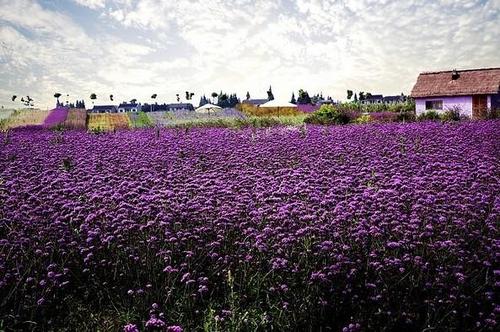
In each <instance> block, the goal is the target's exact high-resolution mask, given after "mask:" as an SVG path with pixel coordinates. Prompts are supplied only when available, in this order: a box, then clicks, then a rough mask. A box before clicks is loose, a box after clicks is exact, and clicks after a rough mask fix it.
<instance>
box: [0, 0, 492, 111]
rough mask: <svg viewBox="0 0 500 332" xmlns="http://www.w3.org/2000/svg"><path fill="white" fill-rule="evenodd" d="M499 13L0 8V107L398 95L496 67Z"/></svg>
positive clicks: (443, 7)
mask: <svg viewBox="0 0 500 332" xmlns="http://www.w3.org/2000/svg"><path fill="white" fill-rule="evenodd" d="M499 13H500V0H489V1H484V0H476V1H475V0H438V1H416V0H414V1H404V0H399V1H398V0H396V1H391V0H340V1H335V0H325V1H320V0H272V1H270V0H175V1H173V0H14V1H13V0H0V105H3V106H4V107H20V106H21V105H20V104H19V103H18V102H16V103H12V102H11V96H12V95H14V94H15V95H17V96H19V97H21V96H26V95H30V96H31V97H32V98H33V99H34V101H35V106H37V107H40V108H44V109H45V108H52V107H53V106H54V103H55V99H54V97H53V95H54V93H56V92H59V93H61V94H63V96H64V97H63V99H69V100H70V101H74V100H75V99H85V101H86V104H87V107H89V105H91V102H90V98H89V96H90V94H91V93H95V94H96V95H97V100H96V104H109V103H110V100H109V95H110V94H113V95H114V96H115V102H119V101H123V100H130V99H133V98H135V99H138V100H139V101H142V102H150V101H151V99H150V96H151V95H152V94H153V93H156V94H157V95H158V97H157V101H158V102H160V103H161V102H174V101H175V99H176V96H175V95H176V93H180V94H181V96H183V95H184V94H185V93H184V91H191V92H194V93H195V96H194V98H193V102H194V104H195V105H197V104H198V101H199V98H200V96H201V95H203V94H205V95H207V96H209V95H210V94H211V93H212V92H214V91H215V92H219V91H221V90H222V91H224V92H227V93H233V92H234V93H237V94H238V96H239V97H240V98H241V99H244V98H245V95H246V92H247V91H249V92H250V95H251V97H252V98H266V97H267V94H266V90H267V89H268V88H269V86H270V85H271V86H272V89H273V92H274V95H275V97H276V98H277V99H283V100H289V99H290V97H291V94H292V92H294V91H295V94H297V91H298V89H304V90H307V91H308V92H309V93H310V94H315V93H320V92H322V93H323V95H324V96H332V97H333V98H334V99H336V100H345V99H346V90H347V89H351V90H354V91H364V92H371V93H372V94H378V93H380V94H384V95H394V94H400V93H405V94H408V93H410V91H411V88H412V86H413V84H414V83H415V80H416V78H417V76H418V74H419V73H420V72H423V71H433V70H450V69H454V68H457V69H465V68H481V67H500V27H499V26H500V24H499V23H500V17H499ZM67 95H69V97H67Z"/></svg>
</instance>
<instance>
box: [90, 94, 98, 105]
mask: <svg viewBox="0 0 500 332" xmlns="http://www.w3.org/2000/svg"><path fill="white" fill-rule="evenodd" d="M96 99H97V95H96V94H95V93H92V94H90V100H92V105H94V100H96Z"/></svg>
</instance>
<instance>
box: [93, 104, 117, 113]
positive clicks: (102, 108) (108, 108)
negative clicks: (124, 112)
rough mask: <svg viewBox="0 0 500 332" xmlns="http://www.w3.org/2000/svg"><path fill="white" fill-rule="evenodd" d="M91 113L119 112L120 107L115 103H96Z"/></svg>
mask: <svg viewBox="0 0 500 332" xmlns="http://www.w3.org/2000/svg"><path fill="white" fill-rule="evenodd" d="M90 112H91V113H117V112H118V108H116V106H115V105H94V107H93V108H92V109H91V110H90Z"/></svg>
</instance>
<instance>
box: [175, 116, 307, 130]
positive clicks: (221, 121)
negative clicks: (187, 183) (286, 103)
mask: <svg viewBox="0 0 500 332" xmlns="http://www.w3.org/2000/svg"><path fill="white" fill-rule="evenodd" d="M306 116H307V115H306V114H300V115H288V116H252V117H247V118H217V119H210V118H206V119H188V120H185V121H182V120H177V121H176V122H174V123H171V124H167V125H166V127H170V128H193V127H222V128H244V127H255V128H262V127H272V126H300V125H303V124H304V119H305V118H306Z"/></svg>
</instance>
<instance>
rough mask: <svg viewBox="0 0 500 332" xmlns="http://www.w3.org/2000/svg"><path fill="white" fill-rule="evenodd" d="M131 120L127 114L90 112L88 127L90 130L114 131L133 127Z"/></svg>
mask: <svg viewBox="0 0 500 332" xmlns="http://www.w3.org/2000/svg"><path fill="white" fill-rule="evenodd" d="M131 125H132V124H131V121H130V119H129V117H128V116H127V114H120V113H104V114H89V115H88V124H87V129H88V130H89V131H94V132H100V131H113V130H117V129H127V128H130V127H131Z"/></svg>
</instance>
